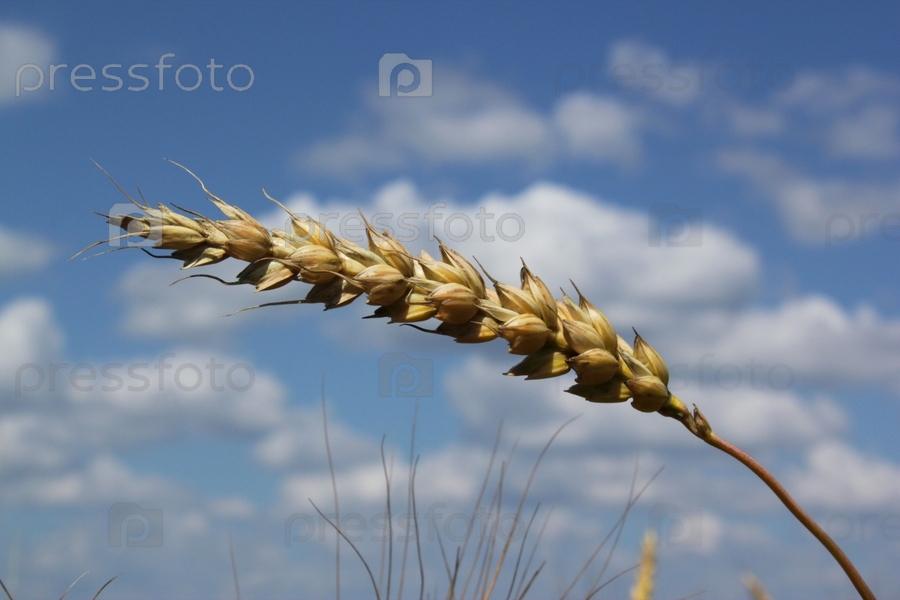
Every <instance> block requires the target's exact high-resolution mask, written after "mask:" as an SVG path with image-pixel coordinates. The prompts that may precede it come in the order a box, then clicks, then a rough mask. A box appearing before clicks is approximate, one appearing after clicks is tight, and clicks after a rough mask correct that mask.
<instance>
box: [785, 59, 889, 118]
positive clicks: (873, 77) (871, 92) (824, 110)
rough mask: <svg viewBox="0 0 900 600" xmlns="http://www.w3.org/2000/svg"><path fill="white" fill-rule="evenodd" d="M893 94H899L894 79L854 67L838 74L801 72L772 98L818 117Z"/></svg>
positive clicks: (871, 70) (867, 69)
mask: <svg viewBox="0 0 900 600" xmlns="http://www.w3.org/2000/svg"><path fill="white" fill-rule="evenodd" d="M897 94H900V79H898V78H897V77H896V76H894V75H888V74H885V73H880V72H877V71H875V70H873V69H870V68H868V67H859V66H857V67H849V68H846V69H843V70H842V71H838V72H825V71H806V72H802V73H800V74H799V75H797V77H796V78H795V80H794V82H793V83H792V84H791V86H790V87H788V88H787V89H786V90H785V91H783V92H781V93H779V94H778V95H777V96H776V99H777V101H778V103H780V104H782V105H784V106H790V107H798V108H802V109H804V110H807V111H809V112H810V113H812V114H814V115H819V116H822V115H828V114H835V113H838V112H840V111H844V110H847V109H851V108H853V107H855V106H858V105H860V104H862V103H865V102H868V101H871V100H872V99H875V98H886V97H896V95H897Z"/></svg>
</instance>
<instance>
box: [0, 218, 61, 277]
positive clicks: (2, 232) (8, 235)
mask: <svg viewBox="0 0 900 600" xmlns="http://www.w3.org/2000/svg"><path fill="white" fill-rule="evenodd" d="M52 254H53V251H52V248H51V246H50V244H49V242H47V241H46V240H43V239H41V238H40V237H37V236H35V235H32V234H27V235H26V234H22V233H16V232H14V231H10V230H9V229H6V228H4V227H2V226H0V277H9V276H10V275H13V274H19V273H22V272H35V271H38V270H40V269H41V268H43V267H44V266H46V264H47V263H48V262H49V260H50V257H51V256H52Z"/></svg>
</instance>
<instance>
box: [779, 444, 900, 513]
mask: <svg viewBox="0 0 900 600" xmlns="http://www.w3.org/2000/svg"><path fill="white" fill-rule="evenodd" d="M788 487H789V489H791V490H793V493H794V494H795V495H796V496H797V498H798V499H799V500H800V502H801V503H809V504H810V505H815V506H821V507H825V508H830V509H835V510H846V509H871V508H879V507H881V508H888V507H896V506H897V503H898V502H900V466H898V465H896V464H894V463H891V462H889V461H887V460H884V459H883V458H878V457H874V456H866V455H864V454H862V453H861V452H859V451H858V450H856V449H855V448H853V447H851V446H850V445H848V444H846V443H844V442H841V441H837V440H826V441H823V442H821V443H819V444H816V445H814V446H813V447H812V448H810V450H809V453H808V455H807V464H806V465H805V469H804V470H803V471H798V472H795V473H793V474H792V475H791V477H790V478H789V483H788Z"/></svg>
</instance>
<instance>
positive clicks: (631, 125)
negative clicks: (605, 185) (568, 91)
mask: <svg viewBox="0 0 900 600" xmlns="http://www.w3.org/2000/svg"><path fill="white" fill-rule="evenodd" d="M554 121H555V124H556V126H557V127H558V128H559V130H560V132H561V133H562V135H563V138H564V139H565V141H566V146H567V148H568V150H569V152H570V153H571V154H573V155H575V156H580V157H585V158H592V159H598V160H611V161H615V162H620V163H622V164H623V165H624V166H630V165H634V164H635V163H636V162H637V161H638V160H639V159H640V158H641V154H642V144H641V139H640V135H639V132H640V130H641V126H642V124H643V121H644V118H643V117H642V116H641V114H640V112H639V111H637V110H635V109H633V108H630V107H628V106H627V105H625V104H623V103H621V102H619V101H617V100H614V99H612V98H610V97H597V96H592V95H589V94H575V95H572V96H567V97H566V98H565V99H564V100H562V101H561V102H560V103H559V104H558V105H557V107H556V111H555V114H554Z"/></svg>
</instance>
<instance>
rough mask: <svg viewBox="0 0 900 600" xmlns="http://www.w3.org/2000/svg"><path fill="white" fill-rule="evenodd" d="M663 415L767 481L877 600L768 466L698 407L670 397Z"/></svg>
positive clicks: (867, 598)
mask: <svg viewBox="0 0 900 600" xmlns="http://www.w3.org/2000/svg"><path fill="white" fill-rule="evenodd" d="M659 412H660V413H661V414H662V415H664V416H666V417H671V418H673V419H676V420H678V421H681V424H682V425H684V426H685V427H687V428H688V430H689V431H690V432H691V433H693V434H694V435H695V436H697V437H698V438H700V439H701V440H703V441H704V442H706V443H707V444H709V445H710V446H712V447H714V448H718V449H719V450H721V451H722V452H724V453H726V454H728V455H729V456H732V457H734V458H736V459H737V460H739V461H740V462H741V463H742V464H743V465H744V466H746V467H747V468H748V469H750V470H751V471H753V472H754V473H755V474H756V476H757V477H759V478H760V479H762V480H763V483H765V484H766V485H767V486H769V489H770V490H772V491H773V492H775V495H776V496H778V499H779V500H781V503H782V504H784V505H785V506H786V507H787V509H788V510H789V511H791V514H792V515H794V517H796V518H797V520H798V521H800V522H801V523H802V524H803V526H804V527H806V529H808V530H809V532H810V533H811V534H813V535H814V536H815V537H816V539H817V540H819V543H821V544H822V545H823V546H825V548H826V549H827V550H828V551H829V552H830V553H831V556H833V557H834V559H835V560H836V561H837V562H838V564H839V565H841V568H842V569H844V573H846V574H847V577H849V578H850V581H851V582H852V583H853V587H855V588H856V591H857V592H859V595H860V597H861V598H862V599H863V600H876V599H875V594H873V593H872V590H870V589H869V586H868V585H866V582H865V581H864V580H863V578H862V575H860V574H859V571H857V570H856V567H855V566H853V563H852V562H850V559H849V558H847V555H846V554H844V551H843V550H841V548H840V546H838V545H837V543H836V542H835V541H834V540H833V539H831V537H830V536H829V535H828V534H827V533H825V530H824V529H822V528H821V527H820V526H819V524H818V523H816V522H815V521H814V520H813V518H812V517H810V516H809V515H808V514H807V513H806V511H805V510H803V509H802V508H800V505H799V504H797V501H796V500H794V499H793V498H792V497H791V495H790V494H788V492H787V490H786V489H784V486H783V485H781V483H780V482H779V481H778V480H777V479H775V476H774V475H772V474H771V473H769V472H768V471H767V470H766V468H765V467H763V466H762V465H761V464H759V463H758V462H756V459H754V458H753V457H752V456H750V455H749V454H747V453H746V452H744V451H743V450H741V449H740V448H738V447H737V446H735V445H734V444H732V443H731V442H727V441H725V440H723V439H722V438H720V437H719V436H717V435H716V434H715V433H713V431H712V427H710V425H709V422H708V421H707V420H706V417H704V416H703V413H701V412H700V410H699V409H698V408H697V405H696V404H695V405H694V413H693V414H691V413H690V412H689V411H688V410H687V407H686V406H685V405H684V403H683V402H681V400H679V399H678V398H677V397H675V396H671V395H670V397H669V400H668V401H667V402H666V404H665V406H663V408H662V409H660V411H659Z"/></svg>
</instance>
